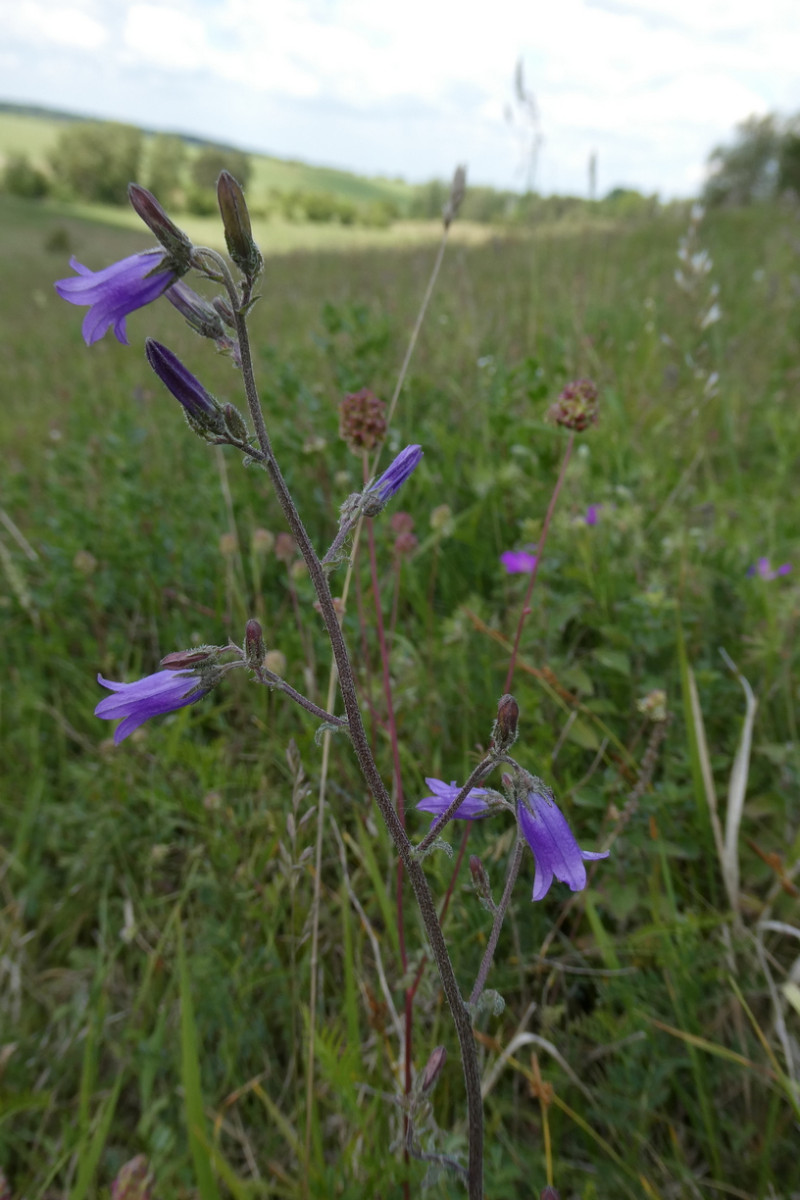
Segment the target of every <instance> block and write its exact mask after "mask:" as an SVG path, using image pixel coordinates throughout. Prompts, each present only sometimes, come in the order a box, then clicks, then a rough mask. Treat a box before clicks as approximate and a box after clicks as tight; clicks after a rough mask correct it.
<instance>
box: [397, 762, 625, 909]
mask: <svg viewBox="0 0 800 1200" xmlns="http://www.w3.org/2000/svg"><path fill="white" fill-rule="evenodd" d="M425 782H426V783H427V785H428V787H429V788H430V789H431V791H432V792H433V793H434V794H433V795H432V796H425V797H424V799H422V800H420V801H418V803H417V808H419V809H421V810H422V811H423V812H429V813H433V815H434V817H439V816H441V815H442V813H444V812H445V811H446V810H447V809H448V808H449V806H450V805H451V804H452V802H453V801H454V800H455V798H456V796H457V795H458V793H459V791H460V790H461V789H460V788H459V786H458V784H457V783H450V784H447V783H443V782H442V780H441V779H426V780H425ZM486 795H487V789H486V788H472V789H471V790H470V791H469V792H468V793H467V798H466V800H463V801H462V802H461V804H460V805H459V807H458V808H457V809H456V811H455V814H454V816H455V817H456V818H457V819H458V820H461V821H474V820H476V819H477V818H479V817H484V816H487V815H488V814H489V813H490V812H491V811H492V808H493V805H490V804H489V803H488V801H487V800H486V799H485V797H486ZM517 821H518V822H519V827H520V830H521V831H522V835H523V837H524V838H525V841H526V842H527V843H528V845H529V846H530V848H531V851H532V853H533V857H534V859H535V861H536V873H535V875H534V879H533V895H532V897H531V898H532V899H533V900H542V899H543V898H544V897H545V896H546V895H547V893H548V891H549V890H550V884H551V883H552V882H553V879H559V880H561V882H562V883H566V884H568V885H569V887H570V888H571V889H572V891H573V892H579V891H580V890H581V888H584V887H586V867H585V866H584V865H583V864H584V863H585V862H589V861H593V860H595V859H598V858H608V854H609V852H608V850H601V851H597V852H594V851H591V850H581V848H580V846H579V845H578V843H577V841H576V840H575V835H574V833H573V832H572V830H571V829H570V827H569V824H568V823H567V818H566V817H565V816H564V814H563V813H562V811H561V809H560V808H559V807H558V805H557V804H556V802H555V800H554V799H553V796H552V794H551V793H550V791H549V789H548V788H545V786H544V784H541V785H540V786H539V788H538V789H536V790H532V791H529V792H528V794H527V796H526V798H525V799H524V800H520V801H519V802H518V804H517Z"/></svg>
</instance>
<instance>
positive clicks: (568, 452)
mask: <svg viewBox="0 0 800 1200" xmlns="http://www.w3.org/2000/svg"><path fill="white" fill-rule="evenodd" d="M574 444H575V433H574V431H573V432H571V433H570V435H569V438H568V439H567V447H566V449H565V451H564V457H563V459H562V460H561V470H560V471H559V473H558V479H557V480H556V486H555V487H554V488H553V494H552V496H551V497H550V503H549V504H548V506H547V515H546V516H545V519H544V525H542V533H541V537H540V538H539V544H538V546H537V547H536V562H535V563H534V564H533V570H532V571H531V575H530V579H529V580H528V586H527V588H526V589H525V599H524V600H523V602H522V611H521V612H520V614H519V621H518V622H517V632H516V636H515V637H514V648H513V650H512V651H511V658H510V660H509V663H508V673H507V675H506V683H505V687H504V688H503V691H504V692H510V691H511V685H512V683H513V682H514V670H515V668H516V665H517V654H518V652H519V643H520V640H521V638H522V627H523V625H524V624H525V618H526V617H527V615H528V613H529V612H530V602H531V593H532V592H533V585H534V583H535V582H536V574H537V572H538V570H539V563H540V562H541V561H542V557H543V555H544V547H545V542H546V541H547V531H548V530H549V528H550V521H551V519H552V516H553V513H554V512H555V508H556V501H557V500H558V495H559V492H560V491H561V485H562V484H563V482H564V476H565V475H566V473H567V466H568V464H569V460H570V458H571V457H572V447H573V445H574Z"/></svg>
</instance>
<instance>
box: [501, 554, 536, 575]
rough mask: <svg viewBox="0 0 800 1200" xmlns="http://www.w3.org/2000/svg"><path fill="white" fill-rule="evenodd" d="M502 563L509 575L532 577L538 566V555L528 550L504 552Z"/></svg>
mask: <svg viewBox="0 0 800 1200" xmlns="http://www.w3.org/2000/svg"><path fill="white" fill-rule="evenodd" d="M500 562H501V563H502V564H503V566H504V567H505V569H506V571H507V573H508V574H509V575H530V573H531V571H532V570H533V568H534V567H535V566H536V555H535V554H528V552H527V550H504V551H503V553H502V554H501V555H500Z"/></svg>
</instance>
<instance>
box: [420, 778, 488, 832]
mask: <svg viewBox="0 0 800 1200" xmlns="http://www.w3.org/2000/svg"><path fill="white" fill-rule="evenodd" d="M425 782H426V783H427V785H428V787H429V788H430V789H431V791H432V792H433V795H432V796H423V798H422V800H419V801H418V802H417V808H418V809H420V810H421V811H422V812H429V813H433V815H434V816H435V817H440V816H441V815H442V813H444V812H447V810H448V808H449V807H450V805H451V804H452V803H453V801H454V800H455V798H456V796H457V795H458V793H459V792H460V791H461V788H460V787H459V785H458V784H457V783H445V782H444V780H442V779H428V778H427V777H426V779H425ZM485 796H486V788H470V790H469V791H468V792H467V795H466V797H465V799H464V800H462V801H461V803H460V804H459V806H458V808H457V809H456V811H455V812H454V813H453V816H454V817H456V818H457V819H458V820H459V821H475V820H477V819H478V818H479V817H485V816H486V814H487V813H488V812H489V811H490V809H491V806H490V805H489V803H488V802H487V801H486V799H485Z"/></svg>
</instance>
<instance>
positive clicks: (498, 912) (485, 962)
mask: <svg viewBox="0 0 800 1200" xmlns="http://www.w3.org/2000/svg"><path fill="white" fill-rule="evenodd" d="M524 850H525V843H524V841H523V840H522V838H520V837H518V838H517V844H516V846H515V847H514V854H513V856H512V858H511V862H510V863H509V866H508V875H507V876H506V886H505V887H504V888H503V895H502V896H501V897H500V903H499V904H498V905H497V908H496V909H495V912H494V921H493V922H492V931H491V933H490V934H489V941H488V942H487V943H486V949H485V950H484V952H483V958H482V959H481V965H480V967H479V968H478V974H477V977H476V979H475V986H474V987H473V989H472V995H471V996H470V998H469V1002H470V1005H471V1006H474V1005H476V1004H477V1003H478V1001H479V1000H480V998H481V994H482V992H483V989H484V988H485V987H486V980H487V977H488V975H489V971H490V969H491V966H492V960H493V959H494V952H495V950H496V949H497V942H498V940H499V938H500V930H501V929H502V928H503V921H504V920H505V916H506V912H507V911H508V905H509V903H510V901H511V893H512V892H513V890H514V884H515V883H516V882H517V875H519V869H520V866H521V865H522V855H523V852H524Z"/></svg>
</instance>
